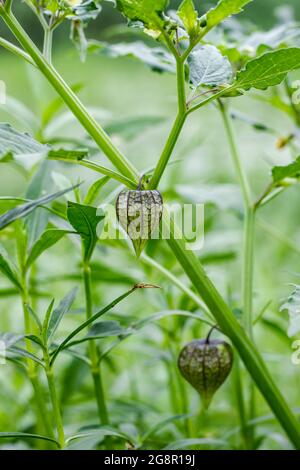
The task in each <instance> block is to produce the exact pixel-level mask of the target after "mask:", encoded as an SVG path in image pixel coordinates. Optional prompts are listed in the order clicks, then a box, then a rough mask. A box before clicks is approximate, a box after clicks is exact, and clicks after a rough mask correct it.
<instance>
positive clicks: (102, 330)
mask: <svg viewBox="0 0 300 470" xmlns="http://www.w3.org/2000/svg"><path fill="white" fill-rule="evenodd" d="M128 333H129V330H127V329H125V328H122V326H121V325H120V323H119V322H117V321H114V320H109V321H102V322H99V323H95V324H94V325H93V326H92V328H91V329H90V330H89V332H88V334H87V336H85V337H84V338H80V339H78V340H75V341H72V342H70V343H69V344H68V347H72V346H74V345H75V344H80V343H84V342H86V341H91V340H94V339H101V338H110V337H113V336H122V335H127V334H128Z"/></svg>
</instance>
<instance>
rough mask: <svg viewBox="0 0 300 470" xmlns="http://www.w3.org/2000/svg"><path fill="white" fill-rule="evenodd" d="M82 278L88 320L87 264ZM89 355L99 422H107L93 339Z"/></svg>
mask: <svg viewBox="0 0 300 470" xmlns="http://www.w3.org/2000/svg"><path fill="white" fill-rule="evenodd" d="M83 280H84V290H85V299H86V319H87V320H89V319H90V318H91V317H92V315H93V303H92V294H91V268H90V266H89V265H88V264H85V265H84V267H83ZM89 357H90V361H91V373H92V377H93V381H94V389H95V397H96V400H97V406H98V415H99V419H100V422H101V424H108V423H109V417H108V412H107V407H106V403H105V397H104V391H103V385H102V379H101V372H100V365H99V356H98V350H97V345H96V343H95V341H89Z"/></svg>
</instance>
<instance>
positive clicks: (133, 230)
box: [116, 189, 163, 257]
mask: <svg viewBox="0 0 300 470" xmlns="http://www.w3.org/2000/svg"><path fill="white" fill-rule="evenodd" d="M116 211H117V217H118V220H119V223H120V225H121V226H122V227H123V229H124V230H125V231H126V233H127V234H128V236H129V238H130V239H131V240H132V243H133V247H134V250H135V253H136V255H137V257H139V256H140V254H141V253H142V251H143V249H144V248H145V246H146V244H147V242H148V240H150V239H151V238H157V234H158V229H159V223H160V220H161V217H162V213H163V199H162V195H161V194H160V192H159V191H157V190H139V189H137V190H136V191H128V190H124V191H121V193H120V194H119V196H118V199H117V202H116Z"/></svg>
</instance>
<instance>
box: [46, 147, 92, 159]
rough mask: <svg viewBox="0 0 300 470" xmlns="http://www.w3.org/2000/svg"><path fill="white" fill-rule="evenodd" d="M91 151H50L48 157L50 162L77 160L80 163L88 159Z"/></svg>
mask: <svg viewBox="0 0 300 470" xmlns="http://www.w3.org/2000/svg"><path fill="white" fill-rule="evenodd" d="M88 155H89V151H88V150H87V149H80V150H67V149H58V150H49V152H48V154H47V156H48V159H49V160H75V161H80V160H83V159H84V158H86V157H88Z"/></svg>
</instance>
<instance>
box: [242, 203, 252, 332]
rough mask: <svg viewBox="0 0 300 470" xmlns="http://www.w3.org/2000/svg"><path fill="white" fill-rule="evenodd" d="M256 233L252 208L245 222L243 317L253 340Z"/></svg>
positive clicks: (246, 215) (246, 328) (247, 213)
mask: <svg viewBox="0 0 300 470" xmlns="http://www.w3.org/2000/svg"><path fill="white" fill-rule="evenodd" d="M254 235H255V211H254V210H253V209H252V208H249V209H247V210H246V214H245V223H244V255H243V260H244V262H243V278H242V284H243V305H244V308H243V310H244V311H243V319H244V327H245V330H246V331H247V332H248V335H249V337H250V338H251V339H252V340H253V318H252V316H253V315H252V310H253V308H252V304H253V265H254Z"/></svg>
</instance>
